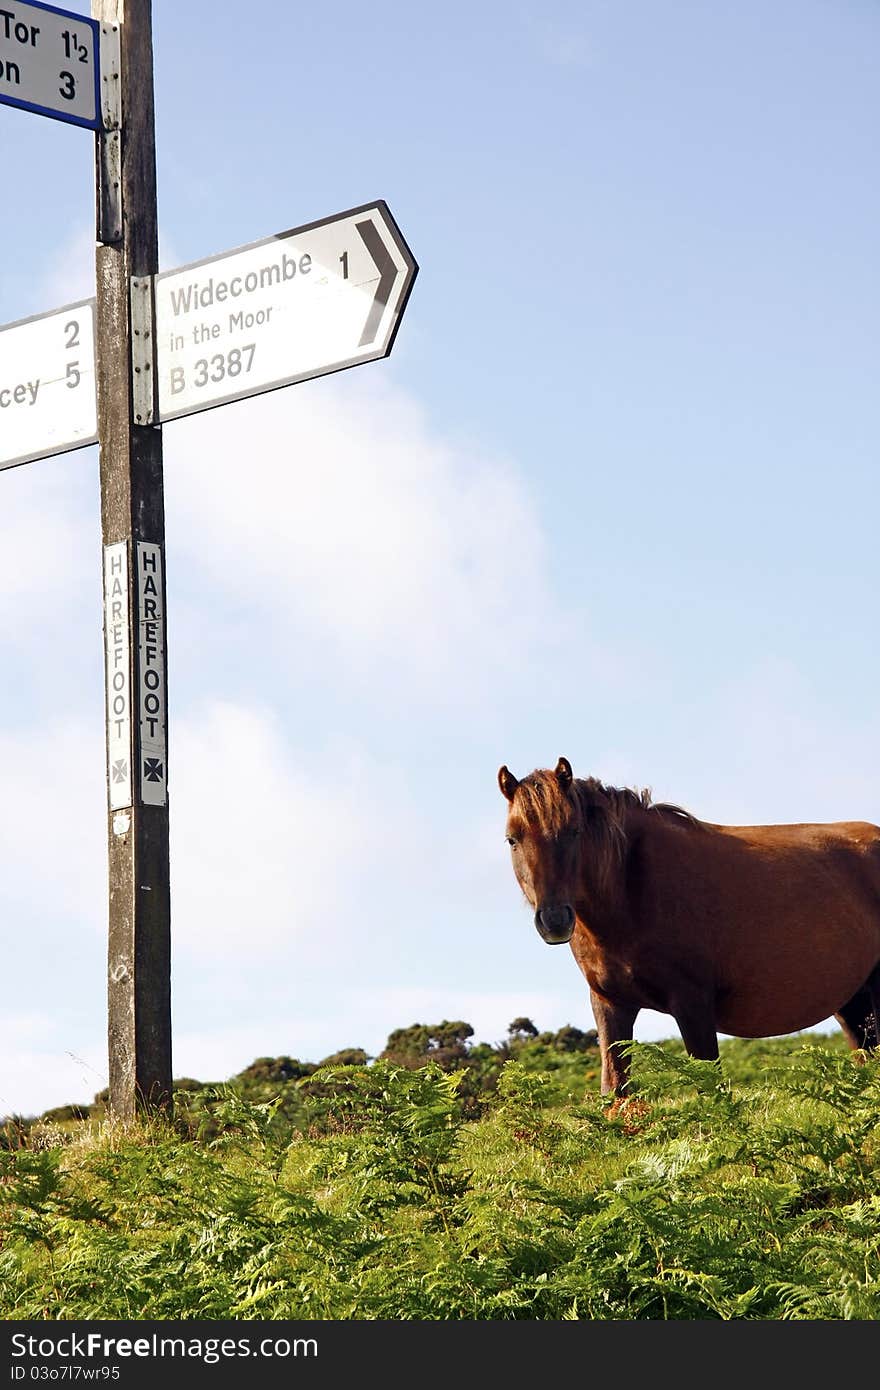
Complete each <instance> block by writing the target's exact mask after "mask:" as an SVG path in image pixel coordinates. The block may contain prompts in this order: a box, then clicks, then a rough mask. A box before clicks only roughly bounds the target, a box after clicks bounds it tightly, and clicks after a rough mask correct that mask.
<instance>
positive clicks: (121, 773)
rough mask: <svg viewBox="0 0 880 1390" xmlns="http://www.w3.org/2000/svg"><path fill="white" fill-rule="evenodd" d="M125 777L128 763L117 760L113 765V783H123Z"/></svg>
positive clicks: (121, 759) (123, 760) (123, 759)
mask: <svg viewBox="0 0 880 1390" xmlns="http://www.w3.org/2000/svg"><path fill="white" fill-rule="evenodd" d="M127 776H128V763H127V762H126V760H125V758H119V760H118V761H117V762H115V763H114V764H113V781H114V782H124V781H125V779H126V777H127Z"/></svg>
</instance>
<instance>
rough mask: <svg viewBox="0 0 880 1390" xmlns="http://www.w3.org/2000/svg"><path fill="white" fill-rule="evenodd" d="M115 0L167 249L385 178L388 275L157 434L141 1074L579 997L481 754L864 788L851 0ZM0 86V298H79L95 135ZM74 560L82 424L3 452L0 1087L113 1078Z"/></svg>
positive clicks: (866, 400)
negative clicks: (397, 301)
mask: <svg viewBox="0 0 880 1390" xmlns="http://www.w3.org/2000/svg"><path fill="white" fill-rule="evenodd" d="M70 7H71V8H74V9H76V8H78V6H77V5H75V4H72V5H71V6H70ZM79 8H82V9H83V10H85V6H84V5H83V6H81V7H79ZM153 10H154V48H155V82H156V104H157V147H158V196H159V214H160V262H161V269H163V270H170V269H173V268H174V267H175V266H178V265H182V264H185V263H187V262H190V261H196V260H201V259H203V258H205V257H208V256H212V255H215V254H218V253H221V252H224V251H226V250H231V249H233V248H235V247H237V246H241V245H244V244H246V243H250V242H253V241H257V240H260V239H262V238H264V237H268V236H271V235H273V234H274V233H276V232H279V231H283V230H285V229H287V228H290V227H293V226H296V225H298V224H301V223H306V222H310V221H314V220H317V219H319V218H322V217H327V216H330V215H331V214H333V213H336V212H339V211H342V210H343V209H347V208H350V207H354V206H356V205H358V204H360V203H365V202H370V201H373V200H375V199H377V198H384V199H385V200H386V201H387V202H388V205H389V207H390V208H391V211H392V213H393V214H394V216H395V217H396V219H397V221H398V223H399V225H400V227H401V230H402V232H403V234H404V236H405V237H406V239H407V241H408V243H409V245H410V247H411V249H412V251H413V254H414V255H415V257H416V259H417V261H418V263H419V267H420V270H419V276H418V279H417V281H416V284H415V287H414V290H413V293H412V297H411V300H410V303H409V306H408V308H407V310H406V313H405V315H404V319H403V323H402V325H401V328H400V332H399V335H398V338H397V341H396V343H395V346H394V350H393V352H392V354H391V356H390V357H389V358H388V359H387V360H385V361H382V362H374V363H370V364H367V365H364V366H360V367H357V368H355V369H353V370H351V371H349V372H344V373H341V374H339V375H338V376H334V377H325V378H322V379H320V380H315V381H311V382H305V383H303V384H301V385H299V386H294V387H288V388H285V389H283V390H280V391H276V392H273V393H271V394H267V395H264V396H261V397H257V398H254V399H252V400H250V401H241V402H236V403H233V404H230V405H227V406H224V407H222V408H221V409H219V410H215V411H211V412H207V413H205V414H203V415H194V416H191V417H189V418H186V419H181V420H177V421H172V422H169V423H168V424H167V425H166V426H165V427H164V431H163V439H164V456H165V508H166V527H167V572H168V605H169V608H168V652H169V702H170V739H171V753H170V768H171V774H170V777H171V781H170V798H171V799H170V806H171V811H170V815H171V868H172V932H173V941H174V957H173V986H172V987H173V1008H174V1072H175V1075H177V1076H183V1075H191V1076H197V1077H199V1078H201V1079H203V1080H222V1079H224V1078H225V1077H227V1076H230V1075H232V1074H233V1073H234V1072H236V1071H238V1070H240V1069H241V1068H242V1067H244V1066H245V1065H247V1063H248V1062H250V1061H251V1060H252V1059H253V1058H254V1057H255V1056H258V1055H264V1054H270V1055H275V1054H279V1053H289V1054H291V1055H293V1056H297V1057H300V1058H302V1059H308V1060H314V1061H317V1060H320V1058H321V1057H323V1056H326V1055H328V1054H329V1053H331V1052H333V1051H336V1050H338V1049H339V1048H342V1047H350V1046H360V1047H364V1048H366V1050H367V1051H368V1052H371V1053H376V1052H378V1051H379V1050H381V1048H382V1047H383V1046H384V1043H385V1041H386V1039H387V1036H388V1034H389V1032H390V1031H391V1030H392V1029H394V1028H397V1027H401V1026H405V1025H407V1024H409V1023H413V1022H426V1023H434V1022H439V1021H440V1020H441V1019H443V1018H450V1019H453V1018H455V1019H457V1018H463V1019H465V1020H467V1021H468V1022H470V1023H471V1024H472V1025H473V1026H474V1029H475V1035H476V1037H477V1038H478V1039H483V1040H486V1041H490V1042H494V1041H498V1040H499V1039H501V1038H503V1037H504V1036H505V1035H506V1032H507V1025H508V1023H509V1022H510V1021H511V1020H512V1019H513V1018H515V1017H518V1016H521V1015H527V1016H529V1017H531V1018H532V1019H533V1020H534V1022H535V1023H536V1024H537V1025H538V1027H539V1028H558V1027H561V1026H562V1025H563V1024H565V1023H574V1024H576V1025H577V1026H580V1027H588V1026H590V1025H591V1023H592V1017H591V1015H590V1011H589V1002H588V997H587V991H586V986H585V984H584V982H583V981H582V979H581V977H580V975H579V973H578V971H577V968H576V966H575V965H574V962H573V961H572V959H571V957H570V955H569V953H568V952H566V951H564V950H560V951H556V950H553V949H548V948H547V947H545V946H544V945H543V944H542V943H541V942H540V940H539V938H538V936H537V934H536V932H535V931H534V928H533V926H532V924H531V920H530V914H529V912H528V909H527V908H526V906H525V904H524V903H523V901H522V899H521V897H520V895H519V892H518V890H517V888H516V885H515V883H514V880H513V876H512V873H511V870H510V865H509V861H508V852H507V847H506V845H505V844H504V838H503V832H504V803H503V801H502V799H501V796H500V793H499V791H498V788H497V784H496V780H495V778H496V772H497V768H498V766H499V764H500V763H502V762H505V763H508V764H509V765H510V767H511V768H512V769H513V770H514V772H515V773H517V775H522V774H523V773H524V772H527V771H529V770H530V769H531V768H533V767H543V766H547V765H552V764H554V763H555V761H556V759H557V758H558V757H559V756H560V755H561V754H562V755H565V756H566V757H567V758H569V759H570V760H571V762H572V764H573V767H574V769H575V772H576V774H578V775H581V776H587V775H591V774H592V775H596V776H599V777H601V778H603V779H604V780H606V781H608V782H611V783H613V784H615V785H638V786H644V785H647V786H650V787H652V788H653V790H654V794H655V795H656V796H657V797H658V798H659V799H665V800H672V801H677V802H679V803H680V804H683V805H685V806H687V807H688V808H689V809H690V810H692V811H693V812H694V813H696V814H697V815H700V816H703V817H705V818H707V819H711V820H717V821H727V822H760V821H774V820H833V819H868V820H878V819H880V796H878V792H877V785H878V770H880V767H878V764H880V717H878V701H877V689H878V684H880V670H878V666H880V663H878V655H877V653H878V645H877V641H876V630H877V612H876V609H877V602H876V597H877V585H876V542H875V524H876V523H875V517H876V512H877V481H876V479H877V463H878V441H880V430H878V423H880V422H878V406H877V394H876V385H875V378H876V365H877V358H876V326H877V322H878V307H880V305H878V298H880V296H878V279H877V271H876V245H877V237H878V222H880V217H878V214H880V192H878V184H877V179H876V130H877V118H878V105H880V101H878V95H877V88H876V78H875V71H876V54H877V45H878V41H880V12H878V9H877V7H876V5H874V4H873V3H869V0H835V3H833V4H832V3H829V0H797V3H794V0H788V2H786V0H780V3H778V4H775V5H773V6H767V5H765V4H761V3H758V0H740V3H738V4H737V5H735V6H734V5H726V6H719V5H705V4H697V3H687V2H686V0H680V2H679V0H675V2H674V3H670V4H667V5H657V4H655V3H649V0H633V2H632V3H630V4H627V5H621V4H613V3H599V0H596V3H583V4H573V3H572V4H568V3H548V4H542V5H540V6H538V5H526V4H519V5H517V4H513V5H511V4H504V5H502V4H498V3H495V2H494V0H489V2H488V3H485V4H482V5H480V6H476V7H475V6H473V5H464V4H461V3H451V4H448V5H446V6H443V7H442V8H436V7H435V8H433V9H428V8H426V9H424V10H423V11H413V9H412V7H411V6H407V5H402V4H400V3H397V2H396V0H377V3H376V4H373V5H371V6H369V7H364V6H362V5H355V4H352V3H349V0H339V3H337V4H335V5H334V6H332V7H331V8H329V9H328V8H326V7H325V8H324V9H323V10H322V9H320V8H318V9H313V10H307V9H303V8H301V7H292V6H290V5H288V4H286V3H281V0H264V3H263V4H262V5H261V6H260V7H259V8H258V9H257V10H254V11H251V12H249V13H247V14H245V13H244V12H243V11H242V9H241V7H240V6H233V5H231V4H227V3H224V2H223V0H219V2H216V0H215V2H214V3H207V0H191V3H188V4H186V5H185V6H182V5H177V4H172V3H171V0H154V6H153ZM0 126H2V132H3V133H2V147H0V148H2V151H3V185H4V190H5V197H4V216H3V219H2V223H0V323H9V322H12V321H14V320H17V319H19V318H23V317H25V316H28V315H31V314H40V313H47V312H49V311H50V310H52V309H54V308H57V307H60V306H61V305H63V304H66V303H69V302H71V301H74V300H77V299H80V298H84V297H88V296H90V295H91V294H93V293H94V272H93V245H94V224H93V163H92V161H93V150H92V143H93V142H92V137H91V135H90V134H89V133H88V132H87V131H85V130H82V129H79V128H76V127H73V126H66V125H63V124H61V123H59V122H56V121H51V120H48V119H45V118H43V117H41V116H38V115H35V114H32V113H28V112H22V111H18V110H15V109H12V108H10V107H6V106H0ZM100 564H101V542H100V521H99V492H98V459H97V449H95V448H87V449H83V450H79V451H75V452H69V453H67V454H63V455H59V456H57V457H55V458H52V459H46V460H40V461H37V462H34V463H30V464H27V465H25V466H23V467H20V468H16V469H11V470H8V471H5V472H0V644H2V645H0V649H2V653H3V658H2V664H0V706H2V715H3V717H2V723H0V758H2V767H3V777H2V786H3V790H4V796H3V798H2V805H0V920H2V922H3V931H4V949H5V960H4V966H5V970H4V982H5V987H4V1007H3V1010H2V1013H0V1113H10V1112H13V1111H17V1112H23V1113H34V1112H36V1111H38V1110H41V1109H44V1108H46V1107H48V1106H50V1105H54V1104H60V1103H62V1102H64V1101H74V1100H80V1101H85V1100H88V1099H90V1097H91V1096H92V1094H93V1093H94V1092H95V1091H97V1090H98V1089H99V1088H100V1087H102V1086H103V1085H105V1084H106V1076H107V1061H106V1041H105V1027H106V1001H105V971H106V965H105V955H106V910H107V908H106V896H107V884H106V865H105V845H104V833H105V832H104V809H103V807H104V795H105V794H104V776H105V773H104V755H103V670H102V659H103V658H102V652H103V648H102V637H101V621H102V618H101V568H100ZM671 1033H674V1025H673V1024H672V1022H671V1020H670V1019H668V1018H666V1017H662V1016H657V1015H645V1016H643V1017H642V1019H641V1020H640V1023H639V1029H638V1034H637V1035H638V1036H641V1037H660V1036H669V1035H670V1034H671Z"/></svg>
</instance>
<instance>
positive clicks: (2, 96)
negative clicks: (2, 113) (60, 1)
mask: <svg viewBox="0 0 880 1390" xmlns="http://www.w3.org/2000/svg"><path fill="white" fill-rule="evenodd" d="M99 68H100V25H99V24H98V21H97V20H96V19H91V18H90V17H89V16H88V15H82V14H74V13H73V12H72V11H71V10H59V9H57V8H56V6H55V5H37V4H32V3H27V4H25V3H24V2H23V0H0V102H5V103H6V105H7V106H20V107H21V108H22V109H23V110H24V111H36V112H38V113H39V115H41V116H51V117H52V118H53V119H54V120H56V121H68V122H69V123H70V124H72V125H81V126H86V127H87V128H88V129H89V130H100V129H101V100H100V95H99V93H100V81H101V79H100V73H99Z"/></svg>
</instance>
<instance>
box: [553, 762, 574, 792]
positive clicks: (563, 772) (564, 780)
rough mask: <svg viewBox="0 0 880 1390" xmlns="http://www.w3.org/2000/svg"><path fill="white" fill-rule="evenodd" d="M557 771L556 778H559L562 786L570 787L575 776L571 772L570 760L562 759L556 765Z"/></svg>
mask: <svg viewBox="0 0 880 1390" xmlns="http://www.w3.org/2000/svg"><path fill="white" fill-rule="evenodd" d="M555 770H556V776H557V777H558V778H559V784H560V786H562V787H568V786H570V785H571V779H572V775H573V774H572V770H571V763H570V762H569V761H568V758H560V759H559V762H558V763H557V764H556V769H555Z"/></svg>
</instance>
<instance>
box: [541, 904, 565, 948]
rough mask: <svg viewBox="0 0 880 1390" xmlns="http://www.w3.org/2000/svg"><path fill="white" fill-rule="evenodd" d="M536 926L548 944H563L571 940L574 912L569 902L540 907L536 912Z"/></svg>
mask: <svg viewBox="0 0 880 1390" xmlns="http://www.w3.org/2000/svg"><path fill="white" fill-rule="evenodd" d="M535 926H536V927H537V928H538V932H539V934H540V936H541V939H542V940H543V941H546V942H547V945H548V946H562V945H564V944H565V942H566V941H570V940H571V934H572V932H573V931H574V912H573V911H572V909H571V908H570V907H569V905H568V903H561V904H560V905H559V906H558V907H539V908H538V911H537V912H536V913H535Z"/></svg>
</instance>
